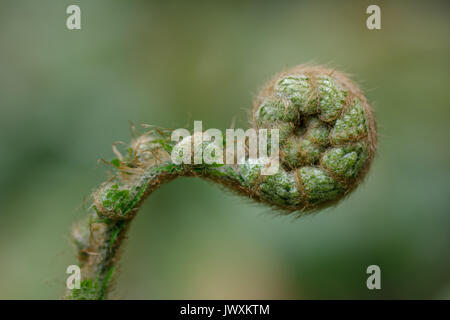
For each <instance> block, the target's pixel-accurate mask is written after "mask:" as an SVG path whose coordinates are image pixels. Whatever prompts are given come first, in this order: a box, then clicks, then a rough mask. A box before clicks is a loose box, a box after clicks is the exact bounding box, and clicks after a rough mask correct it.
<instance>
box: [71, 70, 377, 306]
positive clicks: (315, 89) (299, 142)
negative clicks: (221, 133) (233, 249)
mask: <svg viewBox="0 0 450 320" xmlns="http://www.w3.org/2000/svg"><path fill="white" fill-rule="evenodd" d="M250 122H251V125H252V127H253V128H255V129H263V128H264V129H278V132H279V146H280V154H279V158H280V162H281V165H280V167H279V170H278V172H277V173H275V174H273V175H266V176H264V175H262V174H261V169H262V168H263V167H264V165H265V164H264V163H263V162H261V161H259V160H258V159H255V158H252V157H251V156H249V155H248V154H246V155H245V158H244V159H242V161H241V162H238V164H223V165H216V164H212V165H208V164H204V163H203V164H175V163H174V162H173V161H172V158H171V154H170V153H171V151H172V150H173V148H174V142H173V141H171V139H170V132H169V131H167V130H161V129H154V128H153V129H151V130H149V131H148V132H147V133H145V134H143V135H141V136H139V137H137V138H135V139H133V141H132V143H131V146H130V147H129V149H128V154H127V155H126V156H121V157H120V158H119V159H115V160H114V161H112V164H113V165H114V166H115V167H116V169H117V175H116V176H115V177H114V178H113V179H111V180H109V181H107V182H105V183H104V184H102V185H101V186H100V187H99V188H98V190H97V191H95V192H94V194H93V206H92V207H93V210H92V212H91V214H90V215H89V216H88V217H87V218H86V219H85V220H83V221H81V222H79V223H77V224H76V225H75V226H74V228H73V238H74V242H75V244H76V246H77V250H78V258H79V261H80V263H81V265H82V277H83V281H82V283H81V288H80V289H73V290H70V291H67V294H66V298H72V299H104V298H106V295H107V293H108V289H109V286H110V282H111V279H112V277H113V276H114V271H115V267H116V264H117V260H118V256H119V255H118V253H119V249H120V247H121V244H122V242H123V239H124V236H125V234H126V231H127V228H128V226H129V224H130V222H131V221H132V219H133V217H134V216H135V214H136V213H137V211H138V209H139V207H140V205H141V203H142V202H143V201H144V199H145V198H146V197H147V196H148V195H150V194H151V193H152V192H153V191H154V190H156V189H157V188H158V187H159V186H160V185H161V184H163V183H165V182H169V181H171V180H173V179H175V178H176V177H180V176H197V177H200V178H203V179H207V180H209V181H213V182H215V183H218V184H221V185H223V186H225V187H226V188H229V189H231V190H233V191H236V192H237V193H239V194H241V195H244V196H246V197H248V198H251V199H254V200H255V201H258V202H261V203H264V204H266V205H269V206H271V207H273V208H275V209H279V210H281V211H282V212H283V213H286V214H289V213H292V212H297V213H298V214H299V215H301V214H305V213H309V212H313V211H317V210H319V209H322V208H324V207H327V206H330V205H333V204H335V203H337V202H338V201H339V200H340V199H342V198H343V197H345V196H346V195H348V194H349V193H350V192H351V191H352V190H354V189H355V187H356V186H357V185H358V184H359V183H360V181H361V180H362V179H363V178H364V176H365V175H366V173H367V171H368V169H369V167H370V164H371V162H372V159H373V157H374V154H375V145H376V124H375V118H374V115H373V111H372V109H371V107H370V106H369V104H368V102H367V99H366V98H365V96H364V94H363V93H362V91H361V90H360V89H359V88H358V87H357V86H356V85H355V84H354V83H353V82H352V81H351V80H350V79H349V78H348V77H347V76H346V75H344V74H342V73H340V72H338V71H336V70H333V69H327V68H323V67H318V66H305V65H300V66H297V67H295V68H292V69H290V70H287V71H284V72H282V73H280V74H278V75H277V76H275V77H274V78H273V80H271V81H270V82H269V83H268V84H267V85H266V86H265V87H264V88H263V89H262V90H261V92H260V94H259V96H258V97H257V98H256V99H255V102H254V106H253V109H252V112H251V121H250ZM188 141H190V140H188ZM202 147H203V148H206V147H207V143H206V144H205V145H203V146H202Z"/></svg>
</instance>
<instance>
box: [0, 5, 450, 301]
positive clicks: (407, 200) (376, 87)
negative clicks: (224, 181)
mask: <svg viewBox="0 0 450 320" xmlns="http://www.w3.org/2000/svg"><path fill="white" fill-rule="evenodd" d="M372 2H374V1H339V2H338V1H324V2H318V1H304V2H302V1H289V2H287V1H286V2H278V1H273V2H262V1H248V2H247V1H242V2H234V1H231V2H216V1H214V2H213V1H208V2H187V1H185V2H183V1H179V2H174V1H168V2H166V3H164V4H163V3H162V1H161V2H151V1H118V0H117V1H107V0H97V1H87V0H80V1H67V0H65V1H55V0H53V1H50V0H41V1H31V0H28V1H26V0H20V1H17V0H14V1H13V0H3V1H2V2H1V4H0V43H1V50H0V71H1V72H0V108H1V109H0V110H1V116H0V136H1V138H2V144H3V147H2V152H1V157H0V166H1V168H2V170H1V171H0V191H1V192H0V215H1V218H2V220H1V221H2V223H1V224H0V256H1V259H0V298H4V299H5V298H6V299H8V298H23V299H38V298H44V299H50V298H57V297H59V296H60V295H61V293H62V292H63V289H64V283H65V277H66V274H65V270H66V267H67V266H68V265H69V264H73V263H75V261H76V260H75V258H74V256H73V252H74V250H73V249H72V247H71V245H70V242H69V229H70V226H71V223H72V222H73V221H74V220H77V219H80V218H81V217H83V216H84V212H85V210H86V207H87V206H88V203H86V202H85V201H83V199H84V198H87V197H88V196H89V193H90V190H91V189H92V188H94V187H95V186H96V185H98V184H99V183H100V182H101V181H103V180H104V179H105V178H106V173H105V172H106V168H105V167H104V166H103V165H97V162H96V161H97V159H99V158H105V159H111V158H112V157H114V155H113V153H112V150H111V144H112V143H113V142H114V141H117V140H121V141H129V139H130V135H129V123H128V121H129V120H130V121H133V122H135V123H137V124H139V123H149V124H155V125H159V126H163V127H168V128H179V127H191V126H192V123H193V120H203V123H204V125H206V126H207V127H208V128H220V129H225V128H228V127H230V124H231V123H232V120H233V118H234V117H236V127H244V128H245V127H247V126H248V125H247V114H248V108H249V107H250V105H251V100H252V97H253V96H254V95H255V94H256V93H257V90H258V88H259V87H260V86H262V85H263V83H264V82H265V81H266V80H267V79H268V78H269V77H271V76H272V75H273V74H274V73H276V72H278V71H280V70H282V69H283V68H285V67H288V66H294V65H296V64H300V63H305V62H315V63H319V64H326V65H329V66H333V67H336V68H338V69H340V70H343V71H346V72H349V73H351V74H354V79H355V80H356V81H357V82H358V83H360V84H361V85H362V87H363V88H364V89H365V90H366V93H367V96H368V97H369V100H370V101H371V102H372V104H373V106H374V108H375V110H376V114H377V120H378V124H379V133H380V141H379V148H378V154H377V157H376V159H375V163H374V165H373V167H372V170H371V173H370V175H369V178H368V179H367V181H366V182H365V184H364V185H363V186H361V187H359V188H358V190H357V191H356V192H355V193H354V194H353V195H352V196H351V197H350V198H349V199H347V200H345V201H344V202H342V203H341V204H340V205H338V206H337V207H335V208H332V209H328V210H326V211H324V212H321V213H319V214H317V215H315V216H311V217H306V218H302V219H299V220H295V221H294V219H292V218H290V217H275V216H274V215H273V213H272V212H270V210H269V209H267V208H265V207H262V206H259V205H256V204H253V203H251V202H249V201H248V200H246V199H242V198H239V197H237V196H235V195H232V194H227V193H224V192H223V191H222V190H220V189H219V188H217V187H216V186H211V185H209V184H208V183H206V182H204V181H201V180H198V179H189V178H183V179H178V180H176V181H174V182H173V183H171V184H168V185H166V186H164V187H163V188H161V190H158V191H157V192H156V193H155V194H153V195H152V197H151V198H150V199H148V200H147V202H146V204H145V205H144V208H143V210H142V211H141V212H140V215H139V216H138V217H137V218H136V221H135V222H134V223H133V225H132V228H131V230H130V231H131V232H130V235H129V240H128V241H127V244H126V250H125V251H124V254H123V257H122V264H121V265H122V266H121V273H120V277H119V278H118V281H117V290H116V291H115V294H114V296H115V297H117V298H154V299H163V298H191V299H201V298H225V299H226V298H273V299H280V298H288V299H310V298H342V299H345V298H364V299H378V298H402V299H403V298H430V299H433V298H450V275H449V273H448V270H449V269H450V250H448V245H449V242H450V228H449V226H450V214H449V213H450V201H449V196H448V195H449V183H448V181H449V179H450V167H449V163H450V149H449V148H448V139H449V138H450V136H449V127H448V126H449V116H450V109H449V101H450V90H449V89H448V86H449V83H450V81H449V80H450V79H449V77H450V74H449V67H450V45H449V41H448V39H449V37H450V25H449V21H450V20H449V19H450V16H449V12H450V10H449V6H448V3H446V2H437V1H436V2H412V1H376V3H377V4H378V5H380V7H381V10H382V29H381V30H378V31H369V30H367V28H366V26H365V19H366V17H367V15H366V13H365V10H366V8H367V6H368V5H370V4H372ZM69 4H78V5H80V7H81V11H82V30H80V31H68V30H67V29H66V27H65V19H66V17H67V15H66V14H65V9H66V7H67V6H68V5H69ZM371 264H377V265H379V266H380V267H381V270H382V290H379V291H369V290H367V288H366V278H367V275H366V268H367V266H368V265H371Z"/></svg>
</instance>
